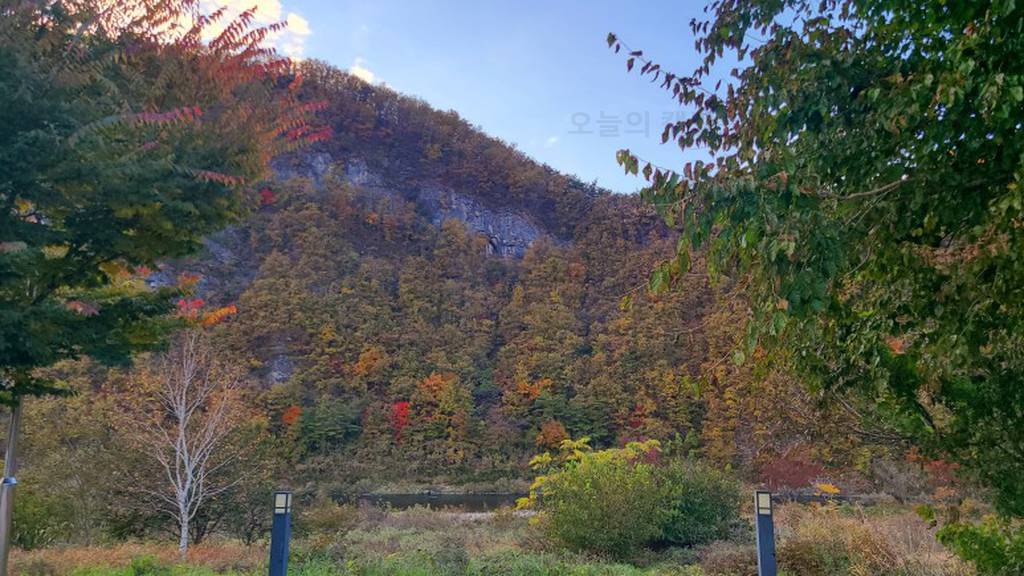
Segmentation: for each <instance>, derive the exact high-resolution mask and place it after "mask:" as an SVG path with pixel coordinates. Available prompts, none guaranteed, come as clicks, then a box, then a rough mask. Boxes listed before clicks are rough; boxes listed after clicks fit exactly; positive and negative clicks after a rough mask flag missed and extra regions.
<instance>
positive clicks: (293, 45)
mask: <svg viewBox="0 0 1024 576" xmlns="http://www.w3.org/2000/svg"><path fill="white" fill-rule="evenodd" d="M254 6H255V7H256V11H255V12H254V13H253V24H254V25H256V26H267V25H270V24H276V23H278V22H285V23H287V26H286V27H285V29H284V30H281V31H280V32H275V33H273V34H269V35H268V36H267V43H268V44H269V45H271V46H273V47H274V48H277V49H278V51H280V52H281V53H282V54H284V55H285V56H290V57H292V58H301V57H302V53H303V51H304V50H305V48H306V38H308V37H309V35H310V34H312V33H313V31H312V30H311V29H310V27H309V20H306V19H305V18H303V17H302V16H301V15H300V14H298V13H297V12H287V13H286V12H285V8H284V5H283V4H282V3H281V0H201V2H200V8H201V9H202V10H203V11H204V12H213V11H214V10H217V9H220V8H224V9H225V11H224V16H223V17H221V19H220V20H219V21H218V22H217V23H216V24H214V25H212V26H210V27H209V28H208V29H207V30H206V33H205V36H206V37H207V38H213V37H215V36H216V35H217V34H220V33H221V32H222V31H223V30H224V27H225V26H227V25H228V24H229V23H230V22H231V21H232V20H233V19H234V17H235V16H237V15H238V14H240V13H242V12H243V11H245V10H248V9H250V8H252V7H254Z"/></svg>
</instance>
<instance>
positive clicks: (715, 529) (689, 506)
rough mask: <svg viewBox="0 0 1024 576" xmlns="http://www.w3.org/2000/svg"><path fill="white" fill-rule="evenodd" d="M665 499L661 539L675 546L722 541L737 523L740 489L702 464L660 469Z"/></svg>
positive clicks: (675, 464)
mask: <svg viewBox="0 0 1024 576" xmlns="http://www.w3.org/2000/svg"><path fill="white" fill-rule="evenodd" d="M659 472H660V474H659V475H660V478H661V483H662V485H663V489H664V491H665V494H666V498H667V505H666V513H665V518H664V524H663V526H662V531H661V539H662V541H664V542H665V543H668V544H674V545H678V546H694V545H697V544H706V543H708V542H712V541H714V540H721V539H724V538H727V537H728V536H729V533H730V531H731V530H732V528H733V527H734V526H736V525H737V524H738V523H739V520H740V499H741V495H740V485H739V482H737V481H736V480H735V479H733V478H731V477H729V476H727V475H726V474H724V473H722V472H719V471H717V470H714V469H712V468H710V467H708V466H706V465H704V464H700V463H698V462H691V461H674V462H671V463H669V464H668V465H667V466H665V467H663V468H661V470H660V471H659Z"/></svg>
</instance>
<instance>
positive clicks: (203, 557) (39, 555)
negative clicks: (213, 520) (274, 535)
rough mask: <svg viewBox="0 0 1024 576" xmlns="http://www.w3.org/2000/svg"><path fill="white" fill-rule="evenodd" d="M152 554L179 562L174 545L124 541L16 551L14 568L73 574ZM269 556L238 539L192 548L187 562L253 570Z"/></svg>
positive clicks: (164, 561)
mask: <svg viewBox="0 0 1024 576" xmlns="http://www.w3.org/2000/svg"><path fill="white" fill-rule="evenodd" d="M143 557H149V558H153V559H155V560H156V561H157V562H159V563H160V564H162V565H173V564H176V563H178V562H179V557H178V549H177V547H175V546H173V545H166V544H155V543H141V542H124V543H120V544H115V545H111V546H76V547H57V548H45V549H41V550H31V551H24V550H14V551H13V552H12V553H11V567H12V569H13V573H14V574H24V573H43V574H46V573H51V574H70V573H72V572H75V571H78V570H84V569H86V568H116V567H123V566H127V565H129V564H131V562H132V561H133V560H135V559H137V558H143ZM265 559H266V549H265V548H263V547H260V546H251V547H250V546H245V545H243V544H241V543H238V542H232V541H225V542H210V543H204V544H200V545H197V546H192V547H191V548H190V549H189V555H188V564H190V565H194V566H203V567H206V568H209V569H210V570H213V571H214V572H228V571H245V570H251V569H253V568H255V567H257V566H259V565H261V564H262V563H264V562H265Z"/></svg>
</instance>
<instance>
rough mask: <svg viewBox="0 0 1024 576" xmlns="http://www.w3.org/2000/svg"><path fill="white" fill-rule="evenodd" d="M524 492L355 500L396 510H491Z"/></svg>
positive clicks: (379, 496)
mask: <svg viewBox="0 0 1024 576" xmlns="http://www.w3.org/2000/svg"><path fill="white" fill-rule="evenodd" d="M523 496H525V494H510V493H500V492H486V493H476V494H439V493H435V492H421V493H414V494H362V495H360V496H359V497H358V498H357V500H358V501H359V502H360V503H363V502H366V503H369V504H373V505H376V506H390V507H391V508H394V509H397V510H403V509H405V508H412V507H413V506H428V507H430V508H435V509H440V508H447V509H453V510H458V511H460V512H493V511H494V510H497V509H498V508H501V507H502V506H512V505H514V504H515V503H516V500H517V499H518V498H522V497H523Z"/></svg>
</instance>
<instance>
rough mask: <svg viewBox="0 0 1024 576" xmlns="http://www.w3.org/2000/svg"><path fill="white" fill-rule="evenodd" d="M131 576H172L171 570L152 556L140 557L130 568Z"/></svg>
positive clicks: (133, 561)
mask: <svg viewBox="0 0 1024 576" xmlns="http://www.w3.org/2000/svg"><path fill="white" fill-rule="evenodd" d="M128 571H129V574H131V576H170V574H171V569H170V568H168V567H167V566H164V565H163V564H161V563H160V561H159V560H157V559H156V558H154V557H152V556H139V557H138V558H136V559H134V560H132V563H131V566H129V568H128Z"/></svg>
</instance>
